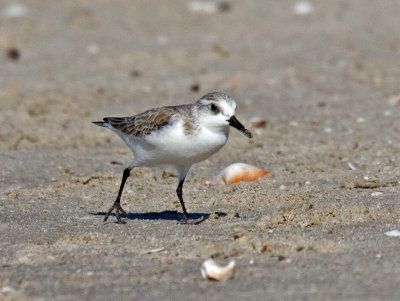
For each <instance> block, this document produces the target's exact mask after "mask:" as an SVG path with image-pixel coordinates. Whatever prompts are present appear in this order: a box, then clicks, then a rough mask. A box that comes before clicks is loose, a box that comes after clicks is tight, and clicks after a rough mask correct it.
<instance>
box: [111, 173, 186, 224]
mask: <svg viewBox="0 0 400 301" xmlns="http://www.w3.org/2000/svg"><path fill="white" fill-rule="evenodd" d="M130 174H131V168H129V167H128V168H126V169H125V170H124V173H123V175H122V181H121V186H120V187H119V192H118V196H117V199H116V200H115V202H114V204H113V205H112V206H111V208H110V209H108V211H107V214H106V216H105V217H104V221H106V220H107V219H108V217H109V216H110V214H111V212H113V210H114V209H115V215H116V216H117V221H118V223H119V224H125V223H126V222H125V221H123V220H122V219H121V217H120V216H119V214H120V213H123V214H126V212H125V210H124V209H122V207H121V204H120V200H121V194H122V191H123V190H124V186H125V182H126V179H128V177H129V176H130ZM181 191H182V189H181Z"/></svg>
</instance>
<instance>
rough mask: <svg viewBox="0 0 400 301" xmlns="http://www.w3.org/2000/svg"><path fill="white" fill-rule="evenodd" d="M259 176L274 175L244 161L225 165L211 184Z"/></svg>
mask: <svg viewBox="0 0 400 301" xmlns="http://www.w3.org/2000/svg"><path fill="white" fill-rule="evenodd" d="M261 177H267V178H274V177H275V176H274V175H273V174H272V173H270V172H268V171H265V170H263V169H260V168H257V167H255V166H252V165H249V164H246V163H234V164H231V165H229V166H227V167H225V168H224V169H223V170H222V171H221V172H220V173H219V174H218V175H217V176H216V177H215V178H214V179H213V180H212V181H211V184H221V185H229V184H233V183H237V182H240V181H246V182H250V181H254V180H256V179H258V178H261Z"/></svg>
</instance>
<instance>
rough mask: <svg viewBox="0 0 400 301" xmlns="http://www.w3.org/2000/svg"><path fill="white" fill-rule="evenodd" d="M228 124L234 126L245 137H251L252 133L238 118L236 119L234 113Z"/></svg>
mask: <svg viewBox="0 0 400 301" xmlns="http://www.w3.org/2000/svg"><path fill="white" fill-rule="evenodd" d="M228 122H229V125H230V126H231V127H234V128H235V129H237V130H239V131H241V132H242V133H243V134H245V135H246V136H247V137H249V138H252V137H253V134H252V133H250V131H249V130H248V129H246V128H245V127H244V126H243V124H241V123H240V122H239V120H237V119H236V117H235V115H233V116H232V117H231V118H229V120H228Z"/></svg>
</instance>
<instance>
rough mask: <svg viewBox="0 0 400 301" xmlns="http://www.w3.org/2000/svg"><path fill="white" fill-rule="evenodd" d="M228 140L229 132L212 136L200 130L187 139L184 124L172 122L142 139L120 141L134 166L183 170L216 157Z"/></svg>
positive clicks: (206, 130) (227, 130) (215, 133)
mask: <svg viewBox="0 0 400 301" xmlns="http://www.w3.org/2000/svg"><path fill="white" fill-rule="evenodd" d="M228 136H229V128H226V129H225V130H224V131H218V132H212V131H210V130H208V129H206V128H203V127H201V128H200V129H199V130H198V131H195V132H194V133H193V134H192V135H188V134H185V132H184V129H183V123H182V122H175V123H174V124H173V125H169V126H166V127H164V128H162V130H161V131H158V132H155V133H153V134H151V135H148V136H146V137H145V138H144V139H134V138H132V137H129V138H128V137H122V138H123V139H124V141H125V142H126V143H127V144H128V146H129V147H130V148H131V150H132V151H133V153H134V156H135V165H136V166H156V165H160V164H170V165H181V166H186V165H191V164H193V163H197V162H200V161H203V160H205V159H207V158H208V157H210V156H211V155H213V154H214V153H216V152H217V151H218V150H220V149H221V147H223V146H224V145H225V143H226V141H227V140H228ZM127 140H128V141H127Z"/></svg>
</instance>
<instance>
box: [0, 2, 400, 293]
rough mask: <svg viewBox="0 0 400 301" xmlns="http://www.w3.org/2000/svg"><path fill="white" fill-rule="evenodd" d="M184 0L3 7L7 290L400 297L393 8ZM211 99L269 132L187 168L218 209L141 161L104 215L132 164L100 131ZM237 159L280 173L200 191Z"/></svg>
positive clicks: (2, 214)
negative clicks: (204, 270) (220, 278)
mask: <svg viewBox="0 0 400 301" xmlns="http://www.w3.org/2000/svg"><path fill="white" fill-rule="evenodd" d="M191 2H192V1H122V0H121V1H106V0H98V1H52V0H47V1H45V0H42V1H34V0H31V1H28V0H27V1H17V2H15V3H19V4H20V6H19V8H18V6H17V9H15V6H14V8H12V7H11V9H10V5H11V4H12V3H14V1H12V0H9V1H5V0H3V1H0V14H1V19H0V50H1V51H2V53H1V56H0V104H1V114H0V123H1V127H0V182H1V185H0V231H1V232H0V233H1V240H0V290H1V292H0V299H4V300H24V299H32V298H34V299H38V300H112V299H115V300H194V299H196V300H199V299H202V300H245V299H246V300H399V299H400V290H399V281H400V252H399V245H400V238H399V237H388V236H386V235H385V232H387V231H390V230H394V229H400V222H399V209H400V203H399V189H400V185H399V181H400V152H399V150H400V121H399V120H400V118H399V117H400V85H399V83H400V35H399V28H400V18H399V15H400V4H399V1H397V0H392V1H389V0H384V1H363V0H358V1H345V0H337V1H310V2H309V3H311V4H312V5H313V9H312V10H311V11H310V12H309V13H308V14H305V15H297V14H296V13H295V11H294V4H295V3H296V1H261V0H260V1H251V2H250V1H240V0H236V1H233V0H232V1H226V2H223V3H224V4H223V5H222V6H218V7H217V8H216V11H213V10H214V8H215V7H214V8H213V5H212V3H214V2H212V1H210V2H207V3H208V6H207V5H206V8H207V7H208V9H209V10H210V7H211V11H205V12H199V11H193V10H194V9H196V5H194V6H193V5H192V6H189V5H188V3H191ZM197 2H198V1H195V2H193V3H195V4H196V3H197ZM210 3H211V4H210ZM218 3H222V2H218ZM200 4H201V3H200ZM21 5H22V7H21ZM197 7H198V6H197ZM201 7H202V6H201V5H200V8H201ZM21 8H22V10H21ZM23 8H25V11H24V10H23ZM13 9H14V10H13ZM18 9H19V10H18ZM203 9H204V7H203ZM10 12H11V13H10ZM13 12H14V15H12V13H13ZM15 12H17V13H15ZM21 12H22V13H21ZM18 14H19V15H18ZM18 54H19V57H18ZM215 90H217V91H224V92H227V93H228V94H230V95H232V96H233V97H234V98H235V99H236V100H237V102H238V109H237V116H238V118H239V119H240V120H241V121H242V122H243V123H244V124H246V125H250V124H251V121H252V120H253V119H254V118H258V119H262V120H266V121H267V122H268V123H267V126H266V128H265V129H254V128H253V129H252V131H253V132H254V133H255V137H254V138H253V139H252V140H249V139H247V138H246V137H245V136H244V135H242V134H241V133H239V132H238V131H235V130H232V131H231V137H230V141H229V142H228V144H227V145H226V146H225V147H224V148H223V149H222V150H221V151H220V152H219V153H217V154H216V155H214V156H213V157H211V158H210V159H208V160H206V161H204V162H202V163H199V164H197V165H195V166H193V168H192V170H191V172H190V174H189V176H188V178H187V182H186V184H185V186H184V196H185V199H186V206H187V209H188V211H189V212H190V213H191V217H192V218H198V217H201V216H202V215H208V214H211V216H210V218H209V219H208V220H206V221H205V222H203V223H201V224H199V225H197V226H193V225H181V224H179V223H178V221H179V220H180V219H181V218H182V214H181V208H180V205H179V202H178V200H177V198H176V195H175V189H176V185H177V181H176V179H175V178H173V177H170V176H168V173H163V171H164V170H165V168H156V169H147V168H141V169H136V170H134V171H133V173H132V176H131V177H130V178H129V180H128V183H127V185H126V190H125V193H124V195H123V201H122V205H123V207H124V208H125V210H127V211H128V212H129V214H128V216H125V218H126V220H127V224H125V225H119V224H116V223H115V217H114V216H112V218H111V219H110V220H109V221H108V222H107V223H103V221H102V220H103V218H104V214H105V211H106V210H107V209H108V208H109V206H110V205H111V204H112V202H113V201H114V198H115V196H116V193H117V190H118V186H119V183H120V177H121V175H122V170H123V169H124V167H125V166H126V165H128V164H129V163H130V161H131V159H132V155H131V153H130V151H129V150H128V148H127V147H126V146H125V145H124V144H123V142H122V141H121V140H120V139H119V138H118V137H117V136H116V135H115V134H113V133H112V132H110V131H107V130H105V129H100V128H98V127H95V126H94V125H92V124H91V121H93V120H98V119H99V118H102V117H104V116H110V115H111V116H112V115H116V116H121V115H127V114H132V115H133V114H136V113H139V112H141V111H143V110H145V109H147V108H151V107H155V106H161V105H174V104H181V103H189V102H194V101H195V100H197V99H198V98H199V97H200V96H201V95H203V94H205V93H206V92H210V91H215ZM234 162H246V163H249V164H252V165H255V166H258V167H261V168H264V169H266V170H268V171H270V172H272V173H273V174H275V178H274V179H267V178H264V179H259V180H257V181H254V182H249V183H244V182H242V183H238V184H234V185H231V186H225V187H223V186H222V187H221V186H205V185H204V182H205V181H207V180H209V179H210V178H212V177H213V176H214V175H215V174H217V173H218V172H219V171H220V170H221V169H223V168H224V167H225V166H227V165H229V164H231V163H234ZM352 167H354V168H355V169H352ZM156 248H163V249H161V250H160V251H159V252H155V253H151V252H150V253H149V252H147V251H148V250H152V249H156ZM209 257H212V258H215V259H216V260H217V261H218V262H220V263H226V262H228V261H229V260H231V259H234V260H235V261H236V264H237V268H236V271H235V275H234V277H233V278H232V279H229V280H227V281H225V282H212V281H207V280H204V279H202V278H201V274H200V266H201V263H202V262H203V261H204V260H205V259H207V258H209Z"/></svg>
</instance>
